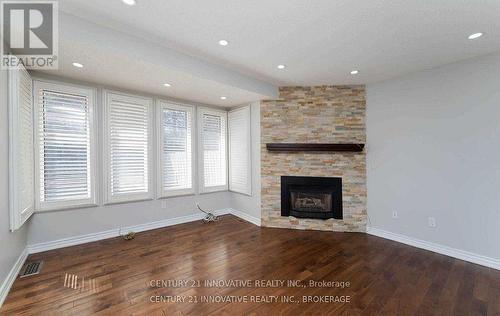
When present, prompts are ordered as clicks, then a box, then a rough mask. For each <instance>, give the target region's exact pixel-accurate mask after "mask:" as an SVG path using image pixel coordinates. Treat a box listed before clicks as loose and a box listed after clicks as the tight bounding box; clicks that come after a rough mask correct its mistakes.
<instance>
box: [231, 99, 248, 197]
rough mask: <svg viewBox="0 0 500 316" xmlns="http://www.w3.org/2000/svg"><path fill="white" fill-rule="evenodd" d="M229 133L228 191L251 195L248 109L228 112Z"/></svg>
mask: <svg viewBox="0 0 500 316" xmlns="http://www.w3.org/2000/svg"><path fill="white" fill-rule="evenodd" d="M228 131H229V190H231V191H234V192H239V193H244V194H249V195H250V194H251V188H252V182H251V178H252V177H251V176H252V173H251V157H250V153H251V151H250V140H251V137H250V107H248V106H247V107H244V108H240V109H236V110H233V111H230V112H229V114H228Z"/></svg>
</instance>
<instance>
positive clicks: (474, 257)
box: [366, 227, 500, 270]
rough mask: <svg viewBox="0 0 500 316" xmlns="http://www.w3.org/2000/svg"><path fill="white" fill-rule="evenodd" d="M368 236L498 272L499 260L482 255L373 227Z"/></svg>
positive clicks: (499, 267) (370, 228) (369, 229)
mask: <svg viewBox="0 0 500 316" xmlns="http://www.w3.org/2000/svg"><path fill="white" fill-rule="evenodd" d="M366 232H367V233H368V234H370V235H374V236H378V237H382V238H385V239H390V240H394V241H397V242H400V243H403V244H406V245H410V246H414V247H417V248H421V249H425V250H429V251H432V252H436V253H439V254H443V255H446V256H450V257H453V258H457V259H460V260H464V261H468V262H472V263H475V264H479V265H482V266H485V267H489V268H493V269H497V270H500V260H499V259H494V258H490V257H486V256H483V255H478V254H475V253H472V252H468V251H464V250H460V249H456V248H452V247H448V246H444V245H440V244H436V243H432V242H429V241H425V240H421V239H416V238H412V237H408V236H405V235H401V234H396V233H392V232H389V231H386V230H383V229H378V228H373V227H368V229H367V231H366Z"/></svg>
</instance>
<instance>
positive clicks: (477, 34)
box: [468, 32, 483, 40]
mask: <svg viewBox="0 0 500 316" xmlns="http://www.w3.org/2000/svg"><path fill="white" fill-rule="evenodd" d="M481 36H483V33H481V32H479V33H474V34H471V35H469V37H468V38H469V39H470V40H472V39H476V38H479V37H481Z"/></svg>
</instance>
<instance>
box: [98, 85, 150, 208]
mask: <svg viewBox="0 0 500 316" xmlns="http://www.w3.org/2000/svg"><path fill="white" fill-rule="evenodd" d="M112 97H116V98H121V99H123V100H128V101H129V102H131V103H134V102H136V101H137V100H141V101H142V102H146V103H147V106H148V108H149V110H148V123H147V126H148V128H149V130H148V192H147V193H136V194H125V195H122V196H113V195H112V194H111V183H110V179H111V160H110V156H111V151H110V148H111V146H110V134H109V132H110V128H109V118H110V116H109V110H110V106H109V104H108V101H109V99H110V98H112ZM102 108H103V115H102V116H103V133H102V136H103V140H102V144H103V146H102V153H103V159H102V161H103V166H102V170H103V174H104V177H103V190H102V191H103V192H102V193H103V200H104V201H103V203H104V204H105V205H109V204H118V203H126V202H139V201H147V200H152V199H154V192H155V188H154V183H155V181H154V179H153V177H154V173H153V169H154V159H153V157H154V153H153V143H154V137H153V133H154V120H153V113H154V109H153V99H152V98H147V97H143V96H138V95H132V94H126V93H122V92H118V91H113V90H103V91H102Z"/></svg>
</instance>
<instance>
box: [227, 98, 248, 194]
mask: <svg viewBox="0 0 500 316" xmlns="http://www.w3.org/2000/svg"><path fill="white" fill-rule="evenodd" d="M236 112H245V113H244V115H245V117H246V118H247V119H248V131H247V133H248V137H247V140H246V141H247V144H248V158H247V159H248V169H247V179H248V182H247V185H248V187H247V188H245V190H238V189H234V188H232V187H231V178H232V177H231V175H232V174H231V173H232V172H231V171H232V168H231V160H232V157H231V131H230V130H229V124H230V120H231V114H232V113H236ZM251 115H252V111H251V108H250V105H247V106H243V107H240V108H236V109H233V110H230V111H229V113H228V115H227V125H228V144H227V148H228V149H227V151H228V155H229V160H228V177H229V179H228V183H229V191H231V192H236V193H241V194H245V195H249V196H252V118H251Z"/></svg>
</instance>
